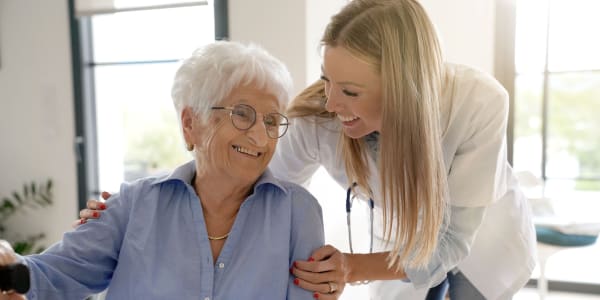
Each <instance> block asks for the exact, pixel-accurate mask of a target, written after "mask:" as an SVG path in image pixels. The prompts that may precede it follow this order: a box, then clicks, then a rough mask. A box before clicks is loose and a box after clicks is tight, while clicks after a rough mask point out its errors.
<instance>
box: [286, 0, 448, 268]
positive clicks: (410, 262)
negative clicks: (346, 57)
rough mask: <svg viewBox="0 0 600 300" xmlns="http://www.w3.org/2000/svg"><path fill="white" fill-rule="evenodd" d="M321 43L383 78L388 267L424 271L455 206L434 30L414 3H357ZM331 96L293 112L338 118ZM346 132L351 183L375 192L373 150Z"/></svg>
mask: <svg viewBox="0 0 600 300" xmlns="http://www.w3.org/2000/svg"><path fill="white" fill-rule="evenodd" d="M322 43H323V45H325V46H332V47H337V46H340V47H344V48H345V49H346V50H348V51H349V52H350V53H352V55H354V56H355V57H357V58H359V59H361V60H363V61H366V62H368V63H370V64H372V65H373V66H374V67H375V69H376V70H378V72H379V75H380V77H381V83H382V86H381V88H382V99H381V103H382V107H383V109H382V111H383V113H382V128H381V131H380V138H379V142H380V147H379V148H380V153H379V159H378V170H379V177H380V178H381V186H380V188H381V192H382V195H381V196H382V197H383V199H382V200H383V205H382V206H383V220H384V237H385V239H386V240H387V241H388V243H391V245H392V247H391V251H390V255H389V256H388V264H389V267H390V268H392V267H394V266H395V268H396V270H398V269H399V268H400V267H402V266H408V267H423V266H424V265H426V264H427V263H428V262H429V260H430V259H431V256H432V254H433V252H434V251H435V249H436V247H437V245H438V238H439V233H440V232H441V230H443V229H444V228H443V227H444V224H445V221H446V220H445V216H446V214H447V205H448V204H447V200H446V195H447V193H446V186H447V185H446V173H445V168H444V162H443V155H442V149H441V138H442V135H441V130H440V117H439V115H440V96H441V85H442V78H443V72H444V70H443V59H442V55H441V49H440V45H439V41H438V39H437V35H436V33H435V29H434V27H433V24H432V23H431V21H430V20H429V18H428V17H427V15H426V13H425V11H424V9H423V8H422V6H421V5H420V4H419V3H418V2H417V1H414V0H354V1H351V2H350V3H349V4H348V5H346V6H345V7H344V8H343V9H342V11H340V12H339V13H338V14H337V15H335V16H333V17H332V20H331V22H330V23H329V25H328V26H327V29H326V31H325V34H324V36H323V39H322ZM325 97H326V96H325V92H324V87H323V82H319V81H318V82H316V83H314V84H313V85H311V86H310V87H308V88H307V89H306V90H305V91H304V92H303V93H301V94H300V95H299V96H298V97H296V99H294V101H293V102H292V103H291V105H290V107H289V109H288V114H289V115H290V116H295V117H299V116H307V115H315V114H316V115H320V116H325V117H327V116H329V117H331V115H327V113H326V112H325V109H324V105H323V103H324V101H323V100H322V99H325ZM319 99H321V100H319ZM319 103H321V105H319ZM340 134H341V135H342V136H341V138H340V149H339V152H340V154H341V157H342V158H343V161H344V164H345V168H346V174H347V177H348V180H349V184H350V183H352V182H356V183H357V184H358V186H359V187H360V189H361V190H362V191H370V190H371V189H370V188H369V186H368V179H369V171H368V170H369V168H368V160H367V159H366V157H367V155H366V153H367V151H368V150H367V145H366V144H365V142H364V140H363V139H362V138H361V139H352V138H349V137H347V136H345V135H344V134H343V133H340ZM392 232H394V233H395V234H394V236H392Z"/></svg>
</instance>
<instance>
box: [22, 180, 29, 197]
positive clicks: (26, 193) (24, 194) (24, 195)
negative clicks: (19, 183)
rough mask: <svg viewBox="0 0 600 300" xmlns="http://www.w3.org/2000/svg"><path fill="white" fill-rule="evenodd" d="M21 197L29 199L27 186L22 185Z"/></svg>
mask: <svg viewBox="0 0 600 300" xmlns="http://www.w3.org/2000/svg"><path fill="white" fill-rule="evenodd" d="M23 197H24V198H25V199H27V198H29V186H28V185H27V184H24V185H23Z"/></svg>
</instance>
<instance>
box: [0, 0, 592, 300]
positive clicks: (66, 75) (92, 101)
mask: <svg viewBox="0 0 600 300" xmlns="http://www.w3.org/2000/svg"><path fill="white" fill-rule="evenodd" d="M346 2H347V1H345V0H294V1H291V0H283V1H282V0H257V1H246V0H229V1H227V0H223V1H221V0H208V1H189V0H188V1H185V0H152V1H150V0H148V1H136V0H87V1H86V0H82V1H79V0H77V1H75V0H68V1H67V0H43V1H42V0H0V139H1V141H2V147H1V148H0V179H1V180H0V199H2V200H0V209H2V210H0V217H1V218H2V219H1V220H0V238H6V239H11V240H12V241H13V242H15V243H17V242H23V244H22V245H24V246H23V251H25V252H27V251H29V252H35V251H38V250H39V249H43V247H44V246H48V245H50V244H52V243H53V242H55V241H57V240H59V239H60V238H61V236H62V234H63V233H64V232H65V231H68V230H70V224H71V222H72V220H74V219H75V218H77V216H78V210H79V209H80V208H82V207H83V206H84V205H85V201H86V200H87V199H89V198H97V197H98V195H99V192H100V191H105V190H106V191H117V190H118V187H119V185H120V183H121V182H123V181H130V180H134V179H136V178H140V177H143V176H147V175H153V174H158V173H161V172H168V171H169V170H172V169H173V168H174V167H175V166H177V165H178V164H181V163H183V162H185V161H187V160H189V159H190V157H189V156H188V154H187V152H186V151H185V147H184V145H183V143H182V139H181V135H180V133H179V128H178V127H177V125H176V124H177V121H176V115H175V113H174V109H173V106H172V103H171V99H170V86H171V83H172V78H173V76H174V72H175V70H176V69H177V67H178V65H179V61H180V59H182V58H184V57H186V56H188V55H190V54H191V52H192V51H193V50H194V49H195V48H197V47H198V46H201V45H203V44H206V43H209V42H212V41H214V40H218V39H230V40H236V41H243V42H255V43H258V44H260V45H262V46H263V47H265V48H266V49H267V50H268V51H270V52H271V53H272V54H274V55H275V56H277V57H278V58H280V59H281V60H282V61H284V63H286V65H287V66H288V67H289V69H290V71H291V72H292V76H293V78H294V80H295V81H294V84H295V92H299V91H300V90H301V89H302V88H303V87H305V86H306V85H308V84H309V83H311V82H313V81H315V80H316V79H318V78H319V75H320V65H321V62H320V61H321V57H320V53H319V39H320V34H321V33H322V32H323V30H324V27H325V24H326V23H327V22H328V21H329V18H330V16H331V15H333V14H334V13H336V12H337V11H338V10H339V9H340V7H341V6H343V5H344V4H345V3H346ZM420 2H421V3H422V4H423V5H424V6H425V8H426V10H427V11H428V12H429V14H430V17H431V18H432V20H433V21H434V23H435V25H436V27H437V29H438V32H439V34H440V38H441V40H442V43H443V48H444V51H445V54H446V59H447V60H448V61H451V62H456V63H462V64H467V65H471V66H475V67H477V68H479V69H481V70H484V71H486V72H489V73H491V74H493V75H494V76H495V77H496V78H497V79H498V80H499V81H500V82H501V83H502V84H503V85H504V86H505V87H506V89H507V90H508V91H509V94H510V96H511V99H510V101H511V114H510V120H509V122H510V123H509V128H508V132H507V136H508V145H509V160H510V161H511V162H512V164H513V167H514V169H515V170H516V171H518V172H519V173H520V174H526V175H527V176H529V177H526V178H533V179H532V180H529V181H528V182H527V184H524V188H525V189H526V191H527V194H528V196H529V198H530V199H531V201H532V203H534V204H535V205H534V206H535V207H534V208H535V211H536V213H539V216H540V217H543V219H544V220H546V221H547V220H548V219H551V221H549V222H551V223H552V222H554V223H553V224H555V225H556V226H557V228H562V227H560V226H564V225H566V226H578V225H582V226H587V225H590V224H592V225H593V224H596V223H600V214H599V213H598V212H599V211H600V118H598V117H597V116H598V115H599V114H600V55H598V53H600V39H598V38H597V36H598V29H599V28H600V20H599V19H598V18H597V17H596V16H597V15H598V14H599V13H600V1H596V0H536V1H530V0H454V1H436V0H422V1H420ZM532 182H533V183H532ZM310 190H311V191H312V192H313V193H314V194H315V195H316V196H317V198H318V199H319V200H320V202H321V204H322V206H324V213H325V216H324V217H325V226H326V238H327V241H328V243H331V244H333V245H335V246H337V247H339V248H340V249H342V250H347V248H348V246H347V244H348V241H347V231H346V225H345V213H344V199H345V187H344V188H342V187H339V186H338V185H337V184H336V183H334V182H333V181H332V180H331V179H330V178H329V176H328V174H327V173H326V172H325V171H324V170H320V171H319V172H318V173H317V174H316V175H315V178H314V179H313V183H312V184H311V186H310ZM34 191H35V193H34ZM19 199H21V200H22V201H21V202H27V203H30V204H28V205H25V206H23V208H22V209H19V210H10V209H6V208H2V207H6V206H7V204H6V203H17V201H18V200H19ZM358 205H359V206H357V208H356V209H354V210H353V227H355V228H354V229H353V233H354V236H353V239H355V240H356V241H355V242H354V243H358V247H356V246H355V248H359V249H362V250H363V251H368V225H367V218H366V217H365V216H366V213H365V210H366V207H365V206H364V205H363V206H360V204H358ZM361 208H362V209H361ZM9 210H10V211H12V212H11V213H9ZM498 226H502V224H498ZM544 253H546V252H544ZM548 253H550V254H548V256H547V257H546V256H545V257H544V259H545V260H544V261H545V262H546V264H545V270H544V277H546V278H547V279H548V280H549V281H548V287H549V290H550V293H549V294H547V296H548V297H549V299H559V298H552V297H558V296H560V295H562V296H564V295H566V296H564V297H567V298H565V299H577V298H573V297H575V294H573V293H578V294H579V296H580V297H582V298H580V299H600V271H599V270H600V256H599V255H598V253H600V252H599V251H598V246H597V245H596V244H591V245H588V246H585V247H570V246H568V245H563V246H555V247H553V248H552V251H550V252H548ZM539 276H540V271H539V268H538V270H536V272H535V273H534V276H533V278H532V281H531V282H530V284H529V285H528V287H529V289H525V290H524V291H523V293H521V294H520V295H518V297H519V299H537V298H538V297H540V294H539V293H538V291H536V290H535V287H536V285H537V284H538V280H537V279H538V278H539ZM565 293H567V294H565ZM543 295H544V293H543V292H542V297H543ZM367 297H368V296H367V292H366V286H359V287H350V288H347V289H346V292H345V293H344V295H343V296H342V299H366V298H367ZM583 297H589V298H583ZM561 299H563V298H561Z"/></svg>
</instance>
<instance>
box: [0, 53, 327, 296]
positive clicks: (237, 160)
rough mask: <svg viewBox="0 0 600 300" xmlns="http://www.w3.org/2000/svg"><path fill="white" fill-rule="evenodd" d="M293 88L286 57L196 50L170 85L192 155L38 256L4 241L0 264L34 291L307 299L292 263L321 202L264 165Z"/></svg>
mask: <svg viewBox="0 0 600 300" xmlns="http://www.w3.org/2000/svg"><path fill="white" fill-rule="evenodd" d="M290 86H291V78H290V75H289V72H288V71H287V69H286V67H285V66H284V65H283V64H282V63H281V62H280V61H278V60H277V59H275V58H274V57H272V56H271V55H269V54H268V53H267V52H265V51H264V50H262V49H260V48H258V47H256V46H244V45H241V44H238V43H233V42H216V43H213V44H210V45H208V46H206V47H204V48H202V49H199V50H197V51H196V52H194V53H193V55H192V56H191V57H190V58H188V59H187V60H185V61H184V62H183V65H182V66H181V67H180V68H179V70H178V71H177V74H176V76H175V81H174V84H173V89H172V97H173V101H174V103H175V107H176V110H177V113H178V115H179V117H180V121H181V129H182V132H183V137H184V139H185V143H186V145H187V148H188V150H189V151H190V152H191V153H192V155H193V157H194V160H193V161H191V162H189V163H187V164H184V165H182V166H180V167H178V168H177V169H175V171H173V173H171V174H170V175H168V176H165V177H158V178H145V179H141V180H138V181H136V182H133V183H126V184H123V185H122V186H121V189H120V192H119V193H118V194H115V195H113V197H111V198H110V199H109V201H108V202H109V203H108V204H109V205H107V206H108V209H107V210H106V211H105V212H104V213H103V214H102V217H101V218H99V219H98V220H92V221H89V222H88V223H86V224H84V225H82V226H79V227H78V228H77V230H76V231H74V232H69V233H67V234H65V236H64V238H63V240H62V241H60V242H58V243H57V244H55V245H53V246H52V247H51V248H49V249H48V250H47V251H45V252H44V253H43V254H40V255H32V256H27V257H19V256H16V255H15V254H14V253H13V252H12V249H10V247H8V246H7V244H6V243H0V264H8V263H10V262H14V261H21V262H23V263H25V264H26V265H27V266H28V267H29V269H30V271H31V285H32V287H31V290H30V291H29V293H28V294H27V295H26V296H27V298H28V299H30V300H33V299H83V298H85V297H86V296H88V295H90V294H93V293H96V292H99V291H102V290H104V289H106V288H108V294H107V299H286V298H287V299H300V298H301V299H310V298H312V297H313V295H312V294H311V292H309V291H306V290H303V289H301V288H299V287H298V286H296V284H297V282H296V284H294V279H293V277H292V276H290V274H289V269H290V267H291V265H292V264H293V262H294V261H295V260H306V259H307V258H308V257H309V256H310V254H311V252H312V251H313V250H315V249H316V248H318V247H320V246H322V245H323V241H324V238H323V222H322V215H321V209H320V206H319V205H318V203H317V202H316V200H315V199H314V198H313V197H312V196H311V195H310V194H309V193H308V192H307V191H306V190H304V189H303V188H301V187H300V186H298V185H295V184H291V183H288V182H283V181H280V180H278V179H276V178H275V177H273V175H272V174H271V172H270V171H269V170H268V169H267V165H268V164H269V161H270V160H271V157H272V156H273V153H274V151H275V147H276V145H277V139H278V138H280V137H281V136H283V135H284V134H285V132H286V129H287V126H288V120H287V118H286V117H285V116H284V115H282V114H281V111H282V110H283V108H284V106H285V104H286V101H287V100H288V96H289V95H288V93H289V89H290ZM2 297H5V299H8V296H7V295H2V294H0V299H2ZM12 297H15V295H13V296H12ZM11 299H12V298H11ZM15 299H17V298H15Z"/></svg>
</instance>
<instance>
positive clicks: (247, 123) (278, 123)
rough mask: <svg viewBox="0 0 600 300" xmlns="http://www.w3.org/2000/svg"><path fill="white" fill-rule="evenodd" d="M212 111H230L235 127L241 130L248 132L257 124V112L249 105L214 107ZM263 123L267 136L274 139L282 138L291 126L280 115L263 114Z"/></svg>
mask: <svg viewBox="0 0 600 300" xmlns="http://www.w3.org/2000/svg"><path fill="white" fill-rule="evenodd" d="M211 109H215V110H219V109H222V110H228V111H229V112H230V113H229V118H230V119H231V123H232V124H233V126H234V127H235V128H237V129H239V130H248V129H250V128H251V127H252V126H254V124H255V123H256V110H255V109H254V108H253V107H252V106H250V105H247V104H236V105H234V106H213V107H211ZM263 123H264V124H265V128H266V129H267V136H268V137H270V138H272V139H278V138H280V137H282V136H283V135H284V134H285V133H286V132H287V129H288V125H289V124H290V123H289V121H288V118H287V117H286V116H284V115H282V114H280V113H268V114H263Z"/></svg>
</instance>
